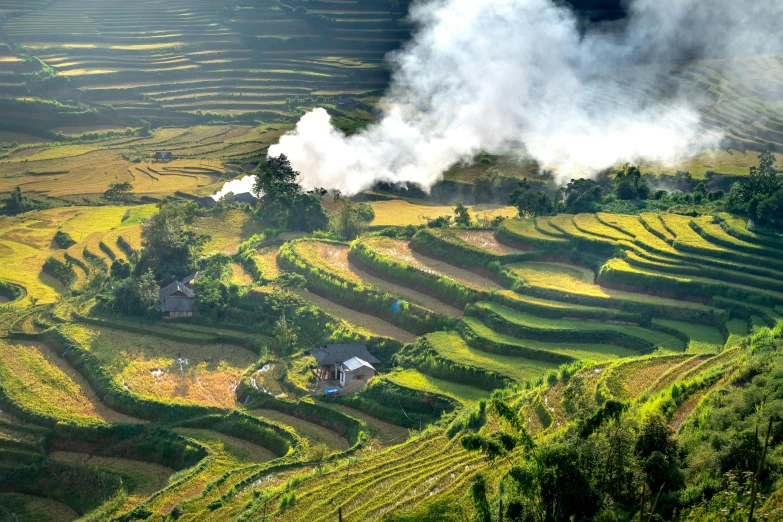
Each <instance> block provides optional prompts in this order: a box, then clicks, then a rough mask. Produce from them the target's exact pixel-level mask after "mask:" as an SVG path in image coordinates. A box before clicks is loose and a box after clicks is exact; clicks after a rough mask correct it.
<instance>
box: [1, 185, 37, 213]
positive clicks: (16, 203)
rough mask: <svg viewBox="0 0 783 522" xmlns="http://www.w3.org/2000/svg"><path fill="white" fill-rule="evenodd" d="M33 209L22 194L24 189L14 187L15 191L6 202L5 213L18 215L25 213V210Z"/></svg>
mask: <svg viewBox="0 0 783 522" xmlns="http://www.w3.org/2000/svg"><path fill="white" fill-rule="evenodd" d="M31 207H32V205H31V204H30V202H29V201H28V200H27V198H26V197H25V196H24V194H23V193H22V188H21V187H20V186H18V185H17V186H16V187H14V191H13V192H12V193H11V195H10V196H9V197H8V199H6V200H5V206H4V208H3V212H4V213H6V214H17V213H19V212H24V211H25V210H30V209H31Z"/></svg>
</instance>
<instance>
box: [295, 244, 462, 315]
mask: <svg viewBox="0 0 783 522" xmlns="http://www.w3.org/2000/svg"><path fill="white" fill-rule="evenodd" d="M308 245H309V243H308ZM315 245H316V246H315V250H316V252H317V255H318V258H319V259H320V260H321V261H322V263H321V264H320V267H321V268H323V269H324V270H327V271H330V272H336V273H337V274H339V275H340V276H342V277H344V278H346V279H349V280H352V281H357V282H361V283H362V284H365V285H370V286H373V287H375V288H378V289H379V290H382V291H384V292H387V293H389V294H391V295H393V296H395V297H399V298H400V299H403V300H405V301H409V302H411V303H415V304H418V305H420V306H423V307H424V308H428V309H429V310H432V311H433V312H438V313H439V314H443V315H448V316H451V317H462V315H463V311H462V310H460V309H459V308H455V307H453V306H449V305H448V304H445V303H444V302H442V301H440V300H438V299H435V298H434V297H430V296H428V295H426V294H423V293H421V292H417V291H416V290H413V289H411V288H408V287H406V286H403V285H398V284H396V283H392V282H390V281H387V280H385V279H381V278H379V277H376V276H374V275H371V274H369V273H368V272H366V271H365V270H363V269H362V268H361V267H360V266H359V265H357V264H356V263H354V262H352V261H351V260H350V258H349V255H348V253H349V250H350V247H348V246H345V245H333V244H330V243H316V244H315Z"/></svg>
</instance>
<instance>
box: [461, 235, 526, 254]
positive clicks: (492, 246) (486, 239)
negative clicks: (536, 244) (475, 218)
mask: <svg viewBox="0 0 783 522" xmlns="http://www.w3.org/2000/svg"><path fill="white" fill-rule="evenodd" d="M454 235H455V236H457V237H458V238H460V239H461V240H463V241H465V242H467V243H470V244H471V245H473V246H477V247H479V248H481V249H483V250H487V251H488V252H492V253H493V254H499V255H505V254H518V253H519V252H522V250H520V249H518V248H513V247H510V246H508V245H505V244H503V243H501V242H499V241H498V240H497V238H496V237H495V233H494V232H492V231H491V230H457V231H455V232H454Z"/></svg>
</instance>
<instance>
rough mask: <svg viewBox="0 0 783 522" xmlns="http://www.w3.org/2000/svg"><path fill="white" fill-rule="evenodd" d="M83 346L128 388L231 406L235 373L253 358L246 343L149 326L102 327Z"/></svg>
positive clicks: (185, 400)
mask: <svg viewBox="0 0 783 522" xmlns="http://www.w3.org/2000/svg"><path fill="white" fill-rule="evenodd" d="M148 330H151V329H150V328H148ZM189 340H190V341H191V342H188V341H189ZM195 343H198V344H195ZM85 347H86V348H88V349H89V350H90V351H92V352H93V353H94V354H95V355H96V356H97V357H98V358H99V359H100V360H101V362H102V363H103V365H104V367H105V368H106V369H107V370H109V371H110V372H111V373H112V374H113V375H115V376H116V379H117V381H118V382H119V383H121V384H122V385H123V386H125V387H127V389H128V390H130V391H131V392H133V393H137V394H139V395H141V396H144V397H149V398H153V399H156V400H160V401H163V402H177V403H186V404H203V405H206V406H220V407H224V408H231V407H233V406H234V405H235V403H236V400H237V399H236V387H237V385H238V384H239V377H240V375H241V374H242V372H243V371H244V369H245V368H247V367H248V366H250V365H251V364H253V363H254V362H255V361H256V355H255V354H254V353H252V352H250V351H249V350H247V349H245V348H240V347H237V346H233V345H229V344H206V343H204V342H203V337H202V338H199V337H196V336H190V337H187V336H183V338H182V341H171V340H166V339H163V338H160V337H155V336H154V331H151V334H150V335H140V334H137V333H127V332H123V331H120V330H112V329H110V328H101V329H100V330H99V331H93V332H92V333H91V338H90V339H89V342H88V343H87V344H86V346H85Z"/></svg>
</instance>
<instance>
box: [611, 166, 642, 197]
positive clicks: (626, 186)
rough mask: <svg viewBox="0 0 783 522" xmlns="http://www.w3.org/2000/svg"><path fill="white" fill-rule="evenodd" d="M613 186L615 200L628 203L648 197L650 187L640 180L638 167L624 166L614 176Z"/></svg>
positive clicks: (640, 175) (640, 174)
mask: <svg viewBox="0 0 783 522" xmlns="http://www.w3.org/2000/svg"><path fill="white" fill-rule="evenodd" d="M614 185H615V189H614V194H615V196H617V199H622V200H626V201H628V200H634V199H648V198H649V197H650V185H649V184H648V183H647V182H646V181H644V179H643V178H642V173H641V171H640V170H639V167H633V166H631V165H628V164H626V165H625V166H624V167H623V170H621V171H619V172H618V173H617V176H615V178H614Z"/></svg>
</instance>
